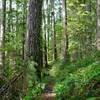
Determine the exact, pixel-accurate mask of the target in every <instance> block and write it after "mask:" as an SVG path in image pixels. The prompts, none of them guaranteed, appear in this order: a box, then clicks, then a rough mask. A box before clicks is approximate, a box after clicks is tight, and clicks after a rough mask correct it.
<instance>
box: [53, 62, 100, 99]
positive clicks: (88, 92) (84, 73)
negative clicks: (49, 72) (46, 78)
mask: <svg viewBox="0 0 100 100" xmlns="http://www.w3.org/2000/svg"><path fill="white" fill-rule="evenodd" d="M64 77H65V76H64ZM99 82H100V63H99V62H94V63H92V64H90V65H88V66H87V67H84V68H80V69H79V70H77V71H76V72H74V73H72V74H69V75H66V78H65V79H64V80H60V81H59V82H58V83H57V84H56V85H55V87H54V92H56V94H57V100H64V99H70V100H80V99H81V100H85V99H86V98H87V97H91V96H96V94H98V93H99V91H97V90H96V89H97V87H96V84H99ZM94 87H95V88H96V89H95V88H94ZM93 91H94V92H93ZM95 92H97V93H95Z"/></svg>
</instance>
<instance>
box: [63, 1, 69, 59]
mask: <svg viewBox="0 0 100 100" xmlns="http://www.w3.org/2000/svg"><path fill="white" fill-rule="evenodd" d="M62 6H63V7H62V8H63V31H64V60H65V61H67V60H69V54H68V33H67V5H66V0H62Z"/></svg>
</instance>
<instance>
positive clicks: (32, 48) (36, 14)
mask: <svg viewBox="0 0 100 100" xmlns="http://www.w3.org/2000/svg"><path fill="white" fill-rule="evenodd" d="M41 21H42V0H30V1H29V16H28V57H29V58H31V59H33V60H34V62H36V63H37V64H36V65H35V68H36V70H37V76H38V78H41V70H42V66H43V54H42V52H43V51H42V34H41V24H42V23H41Z"/></svg>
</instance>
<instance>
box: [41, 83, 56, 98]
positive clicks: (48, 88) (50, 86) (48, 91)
mask: <svg viewBox="0 0 100 100" xmlns="http://www.w3.org/2000/svg"><path fill="white" fill-rule="evenodd" d="M53 87H54V82H53V81H51V82H50V83H48V85H47V86H46V90H45V93H43V94H42V100H55V96H56V94H55V93H53V91H52V90H53Z"/></svg>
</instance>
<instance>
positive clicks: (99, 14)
mask: <svg viewBox="0 0 100 100" xmlns="http://www.w3.org/2000/svg"><path fill="white" fill-rule="evenodd" d="M96 38H97V50H100V0H97V37H96Z"/></svg>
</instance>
